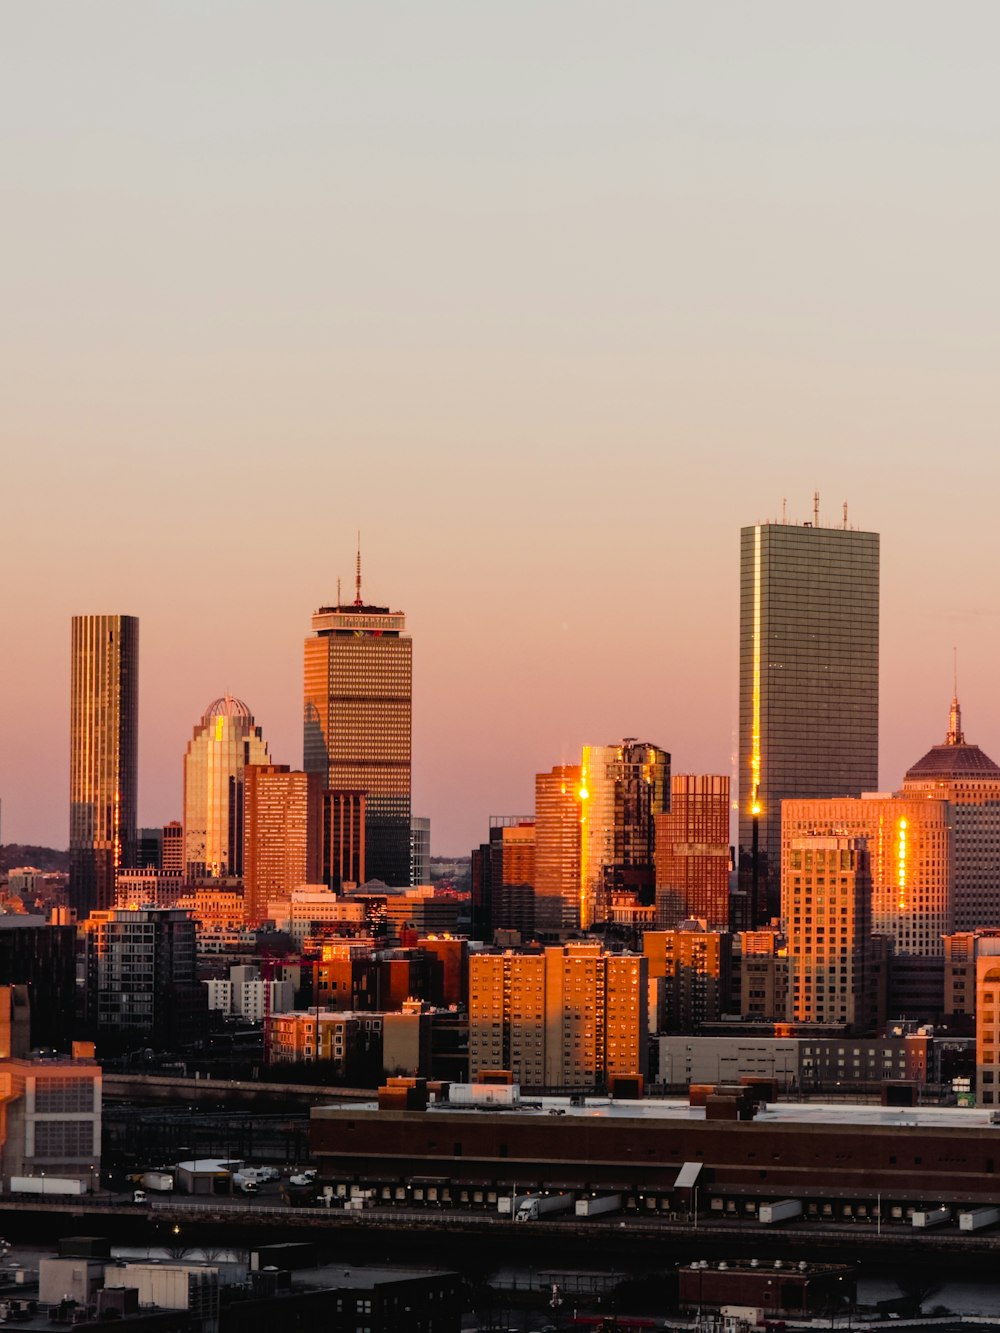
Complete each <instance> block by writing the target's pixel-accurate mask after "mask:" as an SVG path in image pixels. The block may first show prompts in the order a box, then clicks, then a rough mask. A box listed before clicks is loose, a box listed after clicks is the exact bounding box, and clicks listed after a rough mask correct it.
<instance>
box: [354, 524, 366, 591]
mask: <svg viewBox="0 0 1000 1333" xmlns="http://www.w3.org/2000/svg"><path fill="white" fill-rule="evenodd" d="M364 604H365V603H364V599H363V598H362V596H361V533H360V532H359V533H358V563H357V567H356V569H355V573H354V605H355V606H364Z"/></svg>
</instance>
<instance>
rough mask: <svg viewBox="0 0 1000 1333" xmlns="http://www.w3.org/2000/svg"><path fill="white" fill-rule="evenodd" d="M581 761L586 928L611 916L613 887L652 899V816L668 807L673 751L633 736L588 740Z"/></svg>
mask: <svg viewBox="0 0 1000 1333" xmlns="http://www.w3.org/2000/svg"><path fill="white" fill-rule="evenodd" d="M580 766H581V769H582V778H581V792H586V795H585V796H584V797H583V800H584V803H585V804H584V810H583V814H582V830H581V846H580V925H581V926H582V927H583V928H584V929H588V928H589V927H590V926H592V925H593V924H594V923H595V922H597V921H605V920H607V919H608V910H609V908H610V906H611V898H612V894H613V893H617V896H618V897H619V899H620V898H621V897H622V896H623V893H627V894H630V895H631V897H632V898H633V899H634V901H635V902H636V903H639V904H642V905H644V906H649V905H651V904H652V903H653V901H654V895H655V891H656V867H655V854H654V849H655V839H656V830H655V823H654V821H655V818H656V816H657V815H658V814H661V813H662V812H663V811H665V810H669V809H670V755H669V754H667V752H666V750H661V749H659V747H658V746H656V745H648V744H646V743H645V742H643V741H637V740H635V739H634V738H633V737H631V736H629V737H626V738H625V740H623V741H622V743H621V744H620V745H585V746H584V747H583V758H582V760H581V765H580Z"/></svg>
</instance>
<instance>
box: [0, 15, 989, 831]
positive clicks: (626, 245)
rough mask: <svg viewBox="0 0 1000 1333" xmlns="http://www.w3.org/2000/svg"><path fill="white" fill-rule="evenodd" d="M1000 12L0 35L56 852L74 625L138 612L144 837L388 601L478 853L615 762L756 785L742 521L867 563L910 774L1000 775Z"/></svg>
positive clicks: (58, 29)
mask: <svg viewBox="0 0 1000 1333" xmlns="http://www.w3.org/2000/svg"><path fill="white" fill-rule="evenodd" d="M998 47H1000V10H998V8H997V6H996V5H995V4H993V3H972V2H968V3H964V4H962V5H961V6H943V5H940V4H938V3H915V2H914V0H899V2H897V3H893V2H891V0H883V2H882V3H879V4H878V5H871V4H870V3H842V4H839V5H836V6H830V5H803V4H802V3H801V0H790V2H789V3H768V0H756V3H754V4H752V5H749V4H746V3H745V2H744V0H739V3H726V4H724V3H711V0H707V2H706V3H698V4H694V3H688V4H673V3H670V2H669V0H648V3H638V2H636V3H629V2H628V0H624V2H623V3H618V4H614V5H612V4H608V3H601V4H598V3H588V0H566V2H565V3H559V2H552V3H545V0H542V3H538V0H532V3H526V2H524V3H522V2H520V0H507V3H504V4H494V5H485V4H470V3H468V0H453V2H451V3H445V2H444V0H425V3H423V4H413V3H412V0H379V2H378V3H374V4H373V3H371V0H357V3H337V0H314V2H313V3H304V2H302V0H281V3H275V2H274V0H269V3H266V4H262V3H255V2H254V0H215V2H214V3H212V4H210V5H206V4H204V3H203V0H198V3H193V2H192V3H184V0H169V3H168V2H167V0H146V2H145V3H144V4H142V5H136V4H134V3H131V2H129V3H125V2H124V0H121V2H120V3H102V0H90V2H89V3H88V4H86V5H83V4H66V3H59V4H55V3H49V0H12V3H9V4H7V5H4V6H3V8H2V10H0V208H2V214H0V216H2V218H3V224H2V230H3V250H2V255H3V257H2V260H0V432H2V436H0V449H2V459H3V472H2V476H3V492H2V493H3V499H4V505H3V516H2V522H0V533H2V543H3V550H2V568H3V579H2V584H0V614H2V625H3V642H2V688H0V796H2V800H3V830H2V836H3V840H4V841H40V842H46V843H52V844H56V845H59V846H65V845H66V842H67V838H68V736H67V729H68V694H69V621H70V616H71V615H72V614H74V613H82V612H92V611H93V612H119V611H120V612H127V613H131V614H135V615H138V616H139V617H140V620H141V630H140V642H141V648H140V651H141V663H142V667H141V730H140V747H141V771H140V819H141V822H142V823H148V824H153V823H160V822H162V821H164V820H167V819H170V818H174V817H177V816H178V815H179V814H180V791H181V759H182V755H183V752H184V748H185V745H186V743H187V740H188V738H189V736H190V733H191V728H192V727H193V725H194V723H195V722H196V720H197V719H198V717H199V715H200V714H201V712H202V710H203V709H204V707H205V706H206V704H207V703H208V702H209V701H210V700H211V699H213V698H215V697H216V696H217V695H219V694H221V693H223V692H224V691H225V690H226V689H227V688H228V689H229V690H231V691H232V692H233V693H234V694H237V695H239V696H240V697H242V698H244V699H245V700H246V701H247V702H248V703H249V705H250V707H251V708H252V709H253V711H254V713H255V715H256V718H257V721H258V722H259V723H260V724H261V725H262V727H263V729H264V733H265V736H266V737H267V739H268V741H269V743H270V747H271V751H272V754H273V755H274V757H275V759H276V760H278V761H280V762H288V763H291V764H293V765H298V764H301V761H302V735H301V671H302V665H301V658H302V639H303V636H304V635H305V634H306V632H307V630H308V627H309V617H310V614H311V612H312V611H313V609H314V608H315V607H316V606H318V605H320V604H321V603H323V602H328V601H329V600H330V599H331V598H333V597H334V596H335V592H336V579H337V576H338V575H342V576H343V578H344V579H345V586H346V584H347V581H349V580H350V578H351V575H352V563H353V554H354V533H355V531H356V529H358V528H360V529H361V530H362V533H363V542H364V548H365V569H366V577H365V589H366V592H367V594H368V595H369V596H370V598H372V599H373V600H376V601H379V602H385V603H388V604H390V605H391V606H392V607H394V608H397V607H398V608H403V609H404V610H405V611H406V612H407V615H408V620H409V627H410V629H411V630H412V634H413V639H414V658H415V734H414V810H415V813H419V814H427V815H430V816H431V819H432V821H433V850H434V851H435V852H441V853H450V852H464V851H466V850H468V848H469V846H470V845H471V844H472V843H473V842H477V841H479V840H480V839H481V838H482V837H483V836H484V835H485V830H486V827H487V821H488V817H489V815H490V814H492V813H508V812H510V813H523V812H528V811H530V810H531V808H532V804H533V791H534V788H533V775H534V773H535V771H536V770H538V769H541V768H547V767H549V766H550V765H551V764H553V763H558V762H560V761H563V760H568V759H572V758H574V757H575V756H576V755H577V754H578V752H579V747H580V744H581V743H583V742H593V743H608V742H611V741H614V740H616V739H618V738H620V737H621V736H623V735H634V736H638V737H641V738H643V739H647V740H650V741H654V742H656V743H658V744H661V745H664V746H666V747H667V748H668V749H669V750H671V751H672V753H673V757H674V768H675V771H692V770H694V771H722V772H730V771H731V770H732V766H733V759H732V752H733V746H734V739H733V738H734V731H735V722H736V671H737V661H736V632H737V624H736V611H737V602H738V582H737V573H738V529H739V527H740V525H741V524H744V523H752V522H755V521H757V520H760V519H765V518H768V517H773V516H775V515H776V514H779V513H780V509H781V502H782V497H785V496H787V497H788V501H789V514H790V516H791V517H795V518H798V519H801V518H805V517H808V516H809V514H810V510H811V504H812V492H813V490H814V489H818V490H819V491H820V492H821V497H822V501H821V506H822V513H823V515H824V516H825V517H826V518H827V519H828V520H835V519H837V518H838V517H839V514H840V506H841V504H842V502H843V501H844V500H845V499H846V500H849V501H850V506H851V508H850V517H851V520H852V521H853V522H855V523H857V524H858V525H859V526H863V527H867V528H873V529H876V530H878V531H880V532H881V533H882V575H883V582H882V630H883V632H882V649H883V659H882V661H883V665H882V777H881V783H882V785H883V786H885V787H890V786H892V785H894V784H896V783H897V782H898V781H899V779H900V777H901V776H902V772H903V770H904V769H905V767H906V766H907V765H908V764H909V763H911V762H912V761H913V760H914V759H915V758H917V757H918V756H919V755H920V754H921V753H923V751H924V750H925V749H926V748H927V747H928V746H929V745H930V744H932V743H934V742H936V741H938V740H940V739H943V735H944V731H945V727H946V723H947V705H948V699H949V696H950V691H951V648H952V645H953V644H957V645H958V647H959V663H960V668H959V669H960V689H961V695H962V702H963V706H964V711H965V721H966V730H967V733H968V735H969V738H970V739H973V740H976V741H978V742H979V743H980V744H982V745H983V747H984V748H985V749H986V750H987V751H988V752H991V753H992V754H993V755H994V756H996V757H998V758H1000V713H998V709H997V707H996V705H995V702H994V699H995V694H996V688H995V683H994V674H993V673H994V670H995V664H996V661H997V658H998V649H1000V624H998V615H997V592H996V581H997V574H996V571H997V568H998V558H997V541H996V535H995V534H996V532H997V521H996V517H995V510H996V505H997V497H998V494H1000V488H998V482H1000V461H998V451H997V447H996V446H997V434H998V432H997V426H998V418H1000V401H998V400H1000V377H998V373H997V371H998V352H1000V339H998V331H1000V330H998V323H1000V266H998V263H997V245H998V242H997V237H998V235H1000V172H998V170H997V163H998V161H1000V95H998V92H997V84H996V71H995V64H996V51H997V49H998Z"/></svg>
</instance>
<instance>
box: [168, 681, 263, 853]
mask: <svg viewBox="0 0 1000 1333" xmlns="http://www.w3.org/2000/svg"><path fill="white" fill-rule="evenodd" d="M267 763H270V755H269V754H268V752H267V742H266V741H265V740H264V738H263V736H262V735H261V730H260V727H258V726H255V724H254V720H253V714H252V713H251V712H250V709H249V708H248V707H247V706H246V704H245V703H244V702H243V700H242V699H234V698H233V697H232V695H230V694H225V695H224V696H223V697H222V698H221V699H216V700H215V701H214V702H213V703H210V704H209V705H208V707H207V708H206V709H205V712H204V714H203V715H202V719H201V721H200V722H199V723H198V725H197V726H196V727H195V729H194V734H193V735H192V737H191V739H190V741H188V747H187V752H186V754H185V755H184V865H185V870H186V872H187V874H188V876H189V877H190V878H191V879H204V878H207V877H211V878H213V879H225V878H227V876H229V875H235V876H237V877H239V876H240V875H242V874H243V774H244V772H245V770H246V767H247V765H248V764H267Z"/></svg>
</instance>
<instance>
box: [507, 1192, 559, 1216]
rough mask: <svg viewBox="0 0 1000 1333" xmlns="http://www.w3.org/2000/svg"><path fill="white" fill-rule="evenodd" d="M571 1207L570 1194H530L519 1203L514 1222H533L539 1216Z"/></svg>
mask: <svg viewBox="0 0 1000 1333" xmlns="http://www.w3.org/2000/svg"><path fill="white" fill-rule="evenodd" d="M572 1207H573V1195H572V1194H532V1195H530V1196H529V1197H528V1198H526V1199H525V1200H523V1202H522V1203H521V1205H520V1207H519V1208H518V1210H517V1212H516V1213H515V1214H514V1221H515V1222H534V1221H537V1219H538V1218H539V1217H549V1216H551V1215H552V1214H554V1213H565V1212H566V1211H567V1210H568V1209H570V1208H572Z"/></svg>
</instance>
